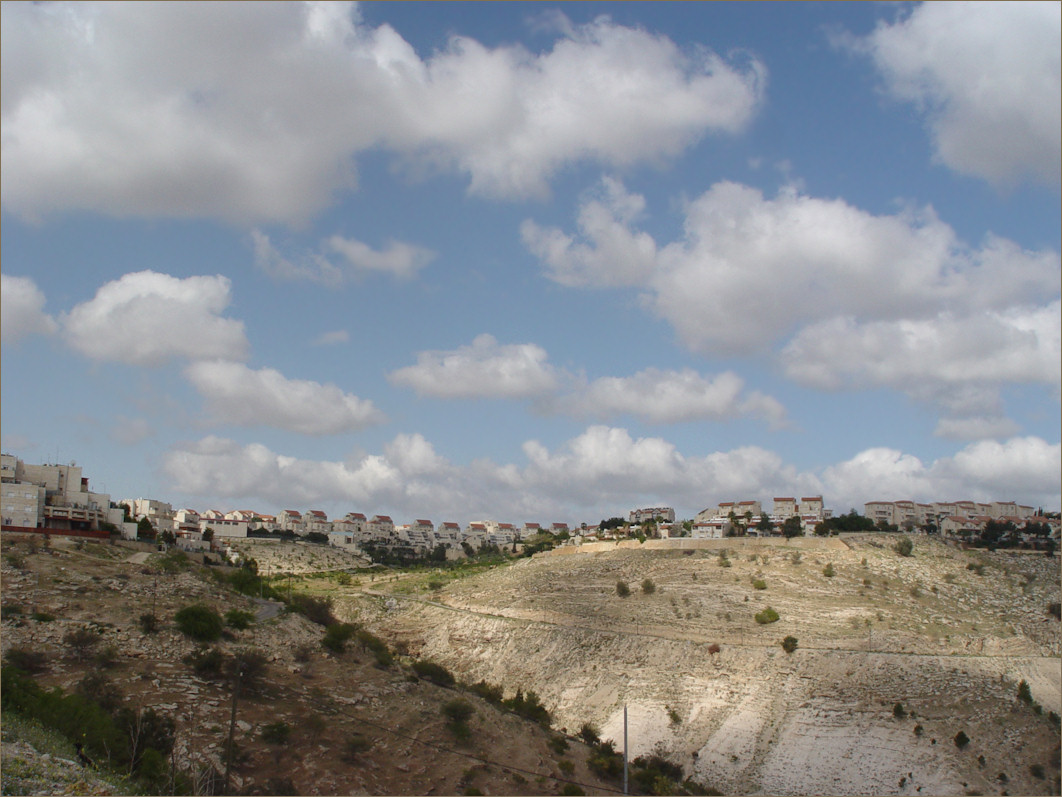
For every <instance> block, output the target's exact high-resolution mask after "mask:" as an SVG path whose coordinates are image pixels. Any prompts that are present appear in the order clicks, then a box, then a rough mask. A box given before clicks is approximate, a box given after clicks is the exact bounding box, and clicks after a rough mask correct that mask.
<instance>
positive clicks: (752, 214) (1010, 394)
mask: <svg viewBox="0 0 1062 797" xmlns="http://www.w3.org/2000/svg"><path fill="white" fill-rule="evenodd" d="M1060 8H1062V6H1060V4H1059V3H1056V2H1044V3H1028V4H1023V3H1016V2H1015V3H1012V2H1007V3H1001V4H995V3H990V2H976V3H972V4H963V3H938V4H924V5H919V4H893V3H862V2H860V3H851V4H848V3H810V2H809V3H755V2H752V3H746V2H740V3H726V2H716V3H674V4H672V3H656V2H653V3H637V2H633V3H617V4H611V3H561V4H550V3H541V4H539V3H497V4H493V3H474V4H463V3H362V4H357V5H352V4H346V3H307V4H302V3H265V4H262V5H257V4H253V3H243V2H239V3H231V4H228V3H224V2H216V3H187V4H184V3H176V2H175V3H114V4H95V3H90V2H83V3H82V2H79V3H74V4H63V3H56V4H51V3H42V4H36V3H34V4H30V3H17V2H9V3H4V4H3V5H2V7H0V9H2V10H0V13H2V24H0V35H2V47H0V58H2V65H0V81H2V94H0V104H2V130H0V134H2V148H0V153H2V164H0V181H2V182H0V198H2V219H0V236H2V241H0V245H2V285H0V298H2V302H3V305H2V313H0V318H2V323H3V328H2V348H0V354H2V363H0V366H2V381H0V390H2V401H0V412H2V419H0V434H2V446H3V450H4V451H5V452H7V453H11V454H15V455H16V456H19V457H21V458H22V459H24V460H26V461H29V462H69V461H75V462H77V464H79V465H80V466H82V468H83V469H84V470H83V473H84V475H85V476H86V477H88V478H89V479H90V486H91V488H92V489H93V490H97V491H103V492H108V493H110V494H111V495H112V496H113V497H114V498H115V499H116V500H117V499H121V498H137V497H145V498H155V499H158V500H162V501H166V502H169V503H171V504H173V505H174V507H175V508H178V507H189V508H194V509H198V510H200V511H203V510H206V509H210V508H214V509H221V510H228V509H238V508H239V509H252V510H255V511H258V512H262V513H276V512H279V511H280V510H282V509H285V508H288V509H299V510H302V511H305V510H308V509H321V510H324V511H325V512H327V513H328V515H329V516H330V517H337V516H342V515H343V514H345V513H347V512H363V513H365V514H367V515H372V514H389V515H391V516H392V517H394V518H395V520H396V522H411V521H412V520H413V519H416V518H427V519H431V520H433V521H434V522H436V523H440V522H443V521H453V522H458V523H462V524H464V523H467V522H469V521H471V520H477V519H486V518H490V519H495V520H498V521H501V522H512V523H516V524H522V523H525V522H538V523H547V524H548V523H552V522H567V523H576V524H577V523H581V522H587V523H591V524H592V523H596V522H597V521H598V520H600V519H602V518H608V517H613V516H617V515H619V516H626V514H627V513H628V512H629V511H630V510H631V509H633V508H635V507H640V506H672V507H674V508H675V510H676V513H677V514H678V516H679V517H685V518H689V517H692V516H693V515H694V514H696V513H697V512H699V511H700V510H702V509H704V508H706V507H713V506H715V505H716V504H718V503H719V502H722V501H733V500H750V499H751V500H761V501H763V502H764V503H765V506H767V507H769V504H770V501H771V499H772V498H774V497H776V496H795V497H803V496H813V495H822V496H823V497H824V500H825V504H826V506H827V507H829V508H832V509H834V511H836V512H846V511H848V510H849V509H850V508H853V507H854V508H856V509H858V510H859V511H862V507H863V504H864V502H866V501H870V500H901V499H908V500H915V501H934V500H964V499H965V500H978V501H990V500H1016V501H1018V502H1020V503H1023V504H1028V505H1031V506H1034V507H1043V508H1044V509H1046V510H1058V508H1059V505H1060V481H1062V473H1060V470H1062V448H1060V437H1062V434H1060V406H1059V405H1060V390H1062V387H1060V386H1062V373H1060V372H1062V365H1060V363H1062V351H1060V350H1062V346H1060V337H1062V311H1060V273H1062V264H1060V255H1059V252H1060V250H1062V242H1060V219H1062V205H1060V152H1062V142H1060V129H1062V122H1060V107H1062V90H1060V60H1062V56H1060V50H1062V44H1060V41H1062V33H1060V31H1062V16H1060Z"/></svg>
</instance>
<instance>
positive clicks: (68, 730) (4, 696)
mask: <svg viewBox="0 0 1062 797" xmlns="http://www.w3.org/2000/svg"><path fill="white" fill-rule="evenodd" d="M0 705H2V708H3V711H4V712H5V713H8V712H10V713H11V714H15V715H18V716H21V717H24V718H26V719H29V720H36V721H37V722H39V723H41V724H42V725H44V726H46V727H49V728H53V729H55V730H56V731H58V732H59V733H61V734H63V735H64V736H65V737H67V738H68V739H69V740H70V741H71V742H80V743H81V744H82V745H83V746H84V749H85V752H86V753H87V755H88V756H89V757H90V758H92V759H93V760H94V762H95V763H96V765H97V766H99V767H101V768H104V769H106V768H108V767H113V768H115V769H118V768H120V769H122V770H124V771H127V772H128V771H131V772H133V774H134V776H135V777H136V779H137V782H138V785H137V787H136V789H137V791H136V792H135V793H150V794H159V793H166V794H169V793H170V792H169V791H166V790H167V789H168V788H169V766H168V765H166V760H167V756H168V755H169V752H170V750H171V749H172V748H173V741H174V722H173V720H172V719H171V718H170V717H167V716H164V715H162V714H158V713H156V712H155V710H154V709H150V708H149V709H145V710H143V711H140V712H135V711H133V710H132V709H131V708H129V707H120V708H118V709H116V710H115V712H114V713H113V714H112V713H110V712H108V711H106V710H105V709H104V708H103V707H102V706H101V705H100V704H99V703H97V702H96V701H95V700H94V699H92V698H91V697H88V696H86V695H84V694H78V693H72V694H65V693H64V692H63V690H61V689H59V688H58V687H55V688H53V689H50V690H45V689H43V688H42V687H41V686H40V685H38V684H37V683H36V682H35V681H34V680H33V679H32V678H31V677H30V676H29V675H28V674H26V673H25V672H23V671H21V670H19V669H17V668H15V667H12V666H6V667H4V668H3V669H2V673H0ZM175 785H176V786H177V787H179V788H180V787H182V786H186V784H182V782H181V780H180V779H179V780H178V781H177V783H176V784H175Z"/></svg>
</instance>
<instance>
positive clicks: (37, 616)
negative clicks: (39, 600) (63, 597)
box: [30, 612, 55, 623]
mask: <svg viewBox="0 0 1062 797" xmlns="http://www.w3.org/2000/svg"><path fill="white" fill-rule="evenodd" d="M30 619H33V620H36V621H37V622H38V623H50V622H51V621H52V620H54V619H55V615H54V614H49V613H48V612H34V613H33V614H31V615H30Z"/></svg>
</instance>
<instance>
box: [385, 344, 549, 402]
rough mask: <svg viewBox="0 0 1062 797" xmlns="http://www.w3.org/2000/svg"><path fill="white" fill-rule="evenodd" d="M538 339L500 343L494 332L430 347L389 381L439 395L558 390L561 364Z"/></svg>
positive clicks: (478, 395) (493, 395)
mask: <svg viewBox="0 0 1062 797" xmlns="http://www.w3.org/2000/svg"><path fill="white" fill-rule="evenodd" d="M547 359H548V355H547V354H546V351H545V349H543V348H542V347H541V346H537V345H536V344H534V343H514V344H504V345H503V344H499V343H498V341H497V340H496V339H495V338H494V337H493V336H492V335H488V334H483V335H479V336H477V337H476V338H475V340H473V341H472V344H471V345H469V346H461V347H459V348H457V349H455V350H453V351H424V352H421V353H420V354H418V355H417V363H416V365H410V366H406V367H405V368H399V369H398V370H397V371H393V372H392V373H390V374H389V375H388V377H387V378H388V380H389V381H390V382H391V383H392V384H395V385H401V386H402V387H409V388H412V389H413V390H415V391H416V392H417V394H418V395H421V396H433V397H435V398H509V399H517V398H529V397H532V396H537V395H541V394H543V393H548V392H550V391H552V390H554V389H555V388H556V387H557V384H558V375H557V373H556V371H555V369H554V368H553V367H552V366H551V365H550V364H549V363H548V362H547Z"/></svg>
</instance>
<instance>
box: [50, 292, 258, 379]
mask: <svg viewBox="0 0 1062 797" xmlns="http://www.w3.org/2000/svg"><path fill="white" fill-rule="evenodd" d="M230 287H231V283H230V282H229V280H228V278H227V277H223V276H220V275H218V276H213V277H206V276H202V277H187V278H185V279H180V278H178V277H172V276H170V275H169V274H159V273H157V272H154V271H138V272H135V273H132V274H126V275H125V276H123V277H121V278H120V279H118V280H115V281H113V282H108V283H107V284H105V285H103V286H102V287H101V288H100V289H99V290H98V291H96V295H95V297H94V298H92V299H91V300H89V301H87V302H83V303H81V304H79V305H77V306H76V307H74V309H73V310H71V311H70V312H69V313H68V314H65V315H64V316H63V317H62V327H63V335H64V337H65V339H66V342H67V343H68V345H69V346H70V347H71V348H73V349H75V350H77V351H79V352H81V353H82V354H85V355H86V356H88V357H91V358H93V359H96V360H109V361H115V362H123V363H127V364H131V365H149V366H154V365H163V364H165V363H166V362H168V361H169V360H170V359H172V358H174V357H183V358H188V359H210V358H220V359H229V360H241V359H244V358H245V357H246V356H247V350H248V348H249V346H248V342H247V338H246V336H245V335H244V326H243V322H241V321H236V320H233V319H231V318H223V317H222V316H221V313H222V312H223V311H224V310H225V308H226V307H228V305H229V300H230V299H229V292H230Z"/></svg>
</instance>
